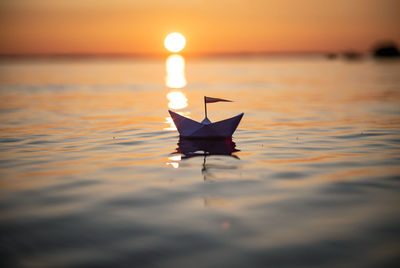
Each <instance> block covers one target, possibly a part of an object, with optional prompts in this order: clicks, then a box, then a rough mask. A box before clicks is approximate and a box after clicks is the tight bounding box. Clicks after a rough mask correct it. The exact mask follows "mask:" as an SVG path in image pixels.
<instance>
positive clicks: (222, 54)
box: [0, 50, 370, 59]
mask: <svg viewBox="0 0 400 268" xmlns="http://www.w3.org/2000/svg"><path fill="white" fill-rule="evenodd" d="M349 52H350V53H356V54H360V55H365V54H369V53H370V51H368V52H361V51H357V50H345V51H322V50H321V51H317V50H315V51H314V50H306V51H235V52H197V53H185V52H182V53H168V52H163V53H124V52H105V53H92V52H48V53H0V58H2V59H5V58H12V59H18V58H21V59H22V58H37V59H40V58H77V59H78V58H143V59H152V58H153V59H156V58H165V57H168V56H170V55H175V54H178V55H181V56H183V57H188V58H208V57H256V56H326V55H342V54H344V53H349Z"/></svg>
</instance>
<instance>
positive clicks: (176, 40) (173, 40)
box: [164, 33, 186, 53]
mask: <svg viewBox="0 0 400 268" xmlns="http://www.w3.org/2000/svg"><path fill="white" fill-rule="evenodd" d="M185 45H186V39H185V37H184V36H183V35H182V34H180V33H170V34H169V35H167V37H165V41H164V46H165V48H166V49H167V50H168V51H170V52H173V53H176V52H179V51H181V50H182V49H183V48H184V47H185Z"/></svg>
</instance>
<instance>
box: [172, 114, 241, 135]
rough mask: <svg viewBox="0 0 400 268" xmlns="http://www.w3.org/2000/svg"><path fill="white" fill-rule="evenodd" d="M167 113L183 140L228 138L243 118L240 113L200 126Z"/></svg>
mask: <svg viewBox="0 0 400 268" xmlns="http://www.w3.org/2000/svg"><path fill="white" fill-rule="evenodd" d="M168 112H169V114H170V115H171V117H172V120H173V121H174V123H175V126H176V128H177V129H178V132H179V135H180V136H181V137H184V138H230V137H232V135H233V133H234V132H235V130H236V128H237V126H238V125H239V123H240V120H241V119H242V117H243V113H241V114H239V115H237V116H235V117H232V118H229V119H225V120H222V121H218V122H215V123H210V124H202V123H199V122H196V121H194V120H192V119H189V118H187V117H184V116H182V115H179V114H177V113H174V112H172V111H168Z"/></svg>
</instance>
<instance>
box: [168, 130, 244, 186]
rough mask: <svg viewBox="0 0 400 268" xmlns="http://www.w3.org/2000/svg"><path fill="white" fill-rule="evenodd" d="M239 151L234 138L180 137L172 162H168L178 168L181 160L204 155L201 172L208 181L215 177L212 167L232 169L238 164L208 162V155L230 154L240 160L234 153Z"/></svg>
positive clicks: (229, 155)
mask: <svg viewBox="0 0 400 268" xmlns="http://www.w3.org/2000/svg"><path fill="white" fill-rule="evenodd" d="M239 151H240V150H238V149H236V144H235V142H234V141H233V140H232V138H225V139H187V138H182V137H180V138H179V142H178V147H177V148H176V151H175V152H173V153H172V154H171V156H170V157H169V158H168V159H169V160H171V162H169V163H167V164H168V165H171V166H172V167H174V168H178V167H179V162H180V161H184V160H187V159H190V158H193V157H203V164H202V169H201V173H202V174H203V178H204V180H205V181H206V180H210V179H212V178H213V177H214V176H213V174H211V172H210V171H211V170H212V169H218V170H232V169H236V168H237V166H236V165H233V166H232V165H228V164H227V163H226V161H224V163H223V164H216V163H207V157H210V156H228V157H232V158H235V159H237V160H240V158H239V157H238V156H237V155H235V154H234V153H235V152H239ZM218 162H220V161H218Z"/></svg>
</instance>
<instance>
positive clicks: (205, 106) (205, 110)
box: [204, 96, 207, 118]
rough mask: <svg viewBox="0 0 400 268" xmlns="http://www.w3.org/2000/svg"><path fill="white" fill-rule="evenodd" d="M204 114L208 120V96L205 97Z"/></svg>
mask: <svg viewBox="0 0 400 268" xmlns="http://www.w3.org/2000/svg"><path fill="white" fill-rule="evenodd" d="M204 114H205V116H206V118H207V102H206V96H204Z"/></svg>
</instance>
